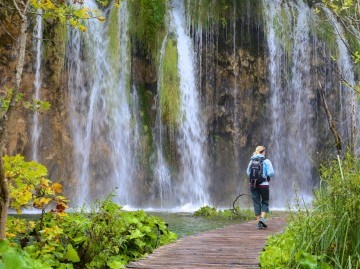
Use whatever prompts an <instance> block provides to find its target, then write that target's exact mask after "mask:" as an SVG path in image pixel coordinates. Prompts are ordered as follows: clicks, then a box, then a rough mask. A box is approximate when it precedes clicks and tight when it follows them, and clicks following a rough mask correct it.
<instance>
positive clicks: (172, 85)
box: [159, 39, 180, 126]
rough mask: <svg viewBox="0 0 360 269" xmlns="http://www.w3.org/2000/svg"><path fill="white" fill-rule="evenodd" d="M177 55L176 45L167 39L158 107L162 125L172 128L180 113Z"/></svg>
mask: <svg viewBox="0 0 360 269" xmlns="http://www.w3.org/2000/svg"><path fill="white" fill-rule="evenodd" d="M177 63H178V54H177V48H176V43H175V41H174V40H173V39H169V40H168V42H167V44H166V48H165V55H164V62H163V66H162V70H161V73H162V79H161V85H160V92H159V95H160V107H161V112H162V120H163V122H164V123H166V124H168V125H170V126H174V125H176V124H177V122H178V119H179V113H180V89H179V87H180V79H179V75H178V67H177Z"/></svg>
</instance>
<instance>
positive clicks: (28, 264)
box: [0, 240, 51, 269]
mask: <svg viewBox="0 0 360 269" xmlns="http://www.w3.org/2000/svg"><path fill="white" fill-rule="evenodd" d="M0 268H16V269H51V267H50V266H47V265H44V264H43V263H41V262H40V261H38V260H35V259H33V258H31V257H30V255H29V254H28V253H26V252H25V251H23V250H22V249H21V248H19V246H18V245H17V244H10V243H9V241H6V240H3V241H0Z"/></svg>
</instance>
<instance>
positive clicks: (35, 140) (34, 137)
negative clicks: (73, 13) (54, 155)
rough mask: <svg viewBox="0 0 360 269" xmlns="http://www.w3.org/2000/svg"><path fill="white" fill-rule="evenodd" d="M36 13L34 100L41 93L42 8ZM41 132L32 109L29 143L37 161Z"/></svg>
mask: <svg viewBox="0 0 360 269" xmlns="http://www.w3.org/2000/svg"><path fill="white" fill-rule="evenodd" d="M37 12H38V15H37V16H36V25H35V33H34V36H35V39H36V42H35V43H36V62H35V80H34V88H35V93H34V96H33V99H34V100H35V101H37V100H40V98H41V94H40V90H41V84H42V80H41V59H42V36H43V33H42V31H43V29H42V25H43V19H42V10H41V9H38V10H37ZM40 134H41V126H40V123H39V113H38V112H37V111H34V115H33V122H32V132H31V145H32V159H33V160H34V161H39V156H38V155H39V138H40Z"/></svg>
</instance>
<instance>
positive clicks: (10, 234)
mask: <svg viewBox="0 0 360 269" xmlns="http://www.w3.org/2000/svg"><path fill="white" fill-rule="evenodd" d="M5 236H6V238H9V239H10V238H14V237H15V236H16V234H13V233H8V232H6V233H5Z"/></svg>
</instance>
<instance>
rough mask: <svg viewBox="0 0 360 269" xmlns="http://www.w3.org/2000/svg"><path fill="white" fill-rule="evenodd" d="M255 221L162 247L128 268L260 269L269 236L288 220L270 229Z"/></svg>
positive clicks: (277, 220) (272, 222) (280, 219)
mask: <svg viewBox="0 0 360 269" xmlns="http://www.w3.org/2000/svg"><path fill="white" fill-rule="evenodd" d="M256 223H257V222H255V221H250V222H246V223H241V224H236V225H231V226H227V227H224V228H221V229H216V230H211V231H207V232H203V233H200V234H197V235H192V236H187V237H184V238H181V239H179V240H178V241H176V242H175V243H172V244H169V245H166V246H162V247H160V248H158V249H156V250H155V251H154V252H153V253H152V254H150V255H149V256H147V257H146V258H144V259H141V260H138V261H136V262H131V263H129V264H128V266H127V268H142V269H145V268H147V269H150V268H151V269H152V268H154V269H156V268H158V269H165V268H167V269H172V268H174V269H180V268H181V269H194V268H198V269H200V268H218V269H223V268H260V266H259V254H260V252H261V250H262V249H263V248H264V245H265V242H266V239H267V237H268V236H269V235H271V234H275V233H278V232H280V231H282V230H283V228H284V227H285V223H286V222H285V218H284V217H274V218H270V219H269V220H268V222H267V223H268V224H269V226H268V228H267V229H263V230H258V229H257V228H256Z"/></svg>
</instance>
